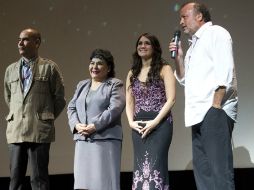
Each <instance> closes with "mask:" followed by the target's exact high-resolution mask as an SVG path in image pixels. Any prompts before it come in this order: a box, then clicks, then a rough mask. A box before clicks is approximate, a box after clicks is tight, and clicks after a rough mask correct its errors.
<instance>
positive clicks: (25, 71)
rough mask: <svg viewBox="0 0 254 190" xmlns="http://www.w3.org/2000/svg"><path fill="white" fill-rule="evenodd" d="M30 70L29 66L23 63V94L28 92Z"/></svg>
mask: <svg viewBox="0 0 254 190" xmlns="http://www.w3.org/2000/svg"><path fill="white" fill-rule="evenodd" d="M31 74H32V73H31V68H30V65H29V64H26V63H23V66H22V83H23V92H24V93H26V92H27V90H28V85H29V82H30V77H31Z"/></svg>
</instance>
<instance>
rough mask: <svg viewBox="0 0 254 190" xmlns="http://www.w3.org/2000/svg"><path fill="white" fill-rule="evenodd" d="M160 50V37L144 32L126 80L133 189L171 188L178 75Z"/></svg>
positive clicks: (137, 44)
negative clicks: (170, 173)
mask: <svg viewBox="0 0 254 190" xmlns="http://www.w3.org/2000/svg"><path fill="white" fill-rule="evenodd" d="M161 54H162V50H161V47H160V43H159V41H158V39H157V38H156V37H155V36H153V35H151V34H148V33H145V34H142V35H141V36H140V37H139V38H138V40H137V42H136V51H135V52H134V54H133V65H132V68H131V70H130V71H129V73H128V76H127V80H126V114H127V118H128V121H129V125H130V127H131V128H132V139H133V147H134V170H133V182H132V190H168V189H169V179H168V150H169V146H170V143H171V140H172V133H173V120H172V115H171V109H172V107H173V105H174V103H175V77H174V74H173V71H172V68H171V67H170V65H168V64H167V63H166V62H165V61H164V60H163V59H162V57H161Z"/></svg>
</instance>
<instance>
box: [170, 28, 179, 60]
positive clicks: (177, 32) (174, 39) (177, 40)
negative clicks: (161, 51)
mask: <svg viewBox="0 0 254 190" xmlns="http://www.w3.org/2000/svg"><path fill="white" fill-rule="evenodd" d="M180 37H181V31H180V30H176V31H175V33H174V37H173V41H172V42H175V43H176V50H174V51H171V52H170V54H171V58H172V59H175V58H176V55H177V51H178V43H179V41H180Z"/></svg>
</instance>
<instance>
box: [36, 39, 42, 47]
mask: <svg viewBox="0 0 254 190" xmlns="http://www.w3.org/2000/svg"><path fill="white" fill-rule="evenodd" d="M35 42H36V46H37V48H39V47H40V45H41V40H40V39H39V38H37V39H36V40H35Z"/></svg>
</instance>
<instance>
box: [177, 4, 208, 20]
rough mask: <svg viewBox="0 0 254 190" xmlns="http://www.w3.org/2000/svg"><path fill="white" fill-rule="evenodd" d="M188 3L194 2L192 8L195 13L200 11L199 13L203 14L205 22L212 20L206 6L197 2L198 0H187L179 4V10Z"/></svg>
mask: <svg viewBox="0 0 254 190" xmlns="http://www.w3.org/2000/svg"><path fill="white" fill-rule="evenodd" d="M190 3H193V4H194V6H193V8H194V10H195V11H196V13H201V14H202V15H203V18H204V21H205V22H209V21H211V20H212V19H211V14H210V12H209V10H208V8H207V7H206V5H205V4H203V3H199V2H197V1H189V2H186V3H184V4H183V5H182V6H181V8H180V10H181V9H182V8H183V7H184V6H185V5H187V4H190Z"/></svg>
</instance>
